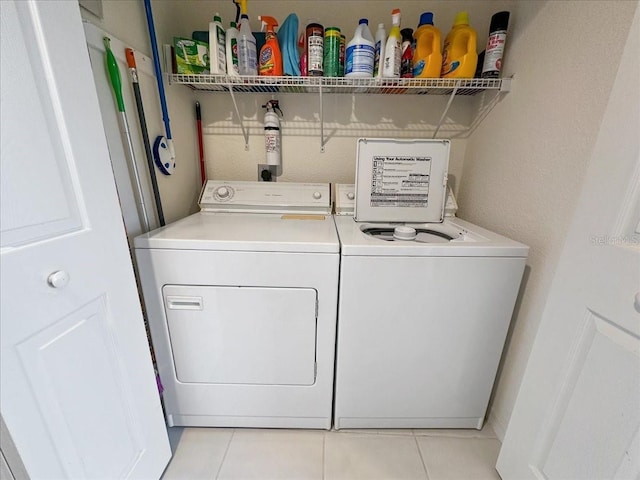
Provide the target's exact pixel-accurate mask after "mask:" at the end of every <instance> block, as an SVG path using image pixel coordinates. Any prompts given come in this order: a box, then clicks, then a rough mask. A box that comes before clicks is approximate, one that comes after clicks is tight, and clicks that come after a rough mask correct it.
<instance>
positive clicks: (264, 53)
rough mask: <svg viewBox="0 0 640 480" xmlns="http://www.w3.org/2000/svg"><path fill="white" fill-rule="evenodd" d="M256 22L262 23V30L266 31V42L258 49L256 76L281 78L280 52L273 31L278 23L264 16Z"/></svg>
mask: <svg viewBox="0 0 640 480" xmlns="http://www.w3.org/2000/svg"><path fill="white" fill-rule="evenodd" d="M258 20H260V21H261V22H262V29H264V28H266V29H267V34H266V42H265V44H264V45H263V46H262V48H261V49H260V55H258V59H259V60H258V75H265V76H271V77H274V76H276V77H281V76H282V52H281V51H280V45H279V44H278V37H277V36H276V32H275V30H274V28H275V27H277V26H278V21H277V20H276V19H275V18H273V17H269V16H266V15H261V16H259V17H258Z"/></svg>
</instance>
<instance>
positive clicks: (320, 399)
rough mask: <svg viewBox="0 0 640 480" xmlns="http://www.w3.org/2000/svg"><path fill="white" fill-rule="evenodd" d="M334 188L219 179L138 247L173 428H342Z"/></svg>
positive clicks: (140, 239) (143, 238)
mask: <svg viewBox="0 0 640 480" xmlns="http://www.w3.org/2000/svg"><path fill="white" fill-rule="evenodd" d="M330 206H331V201H330V191H329V185H328V184H293V183H291V184H286V183H264V182H261V183H257V182H218V181H211V180H210V181H208V182H207V184H206V185H205V187H204V189H203V192H202V195H201V199H200V207H201V211H200V212H199V213H196V214H194V215H191V216H189V217H186V218H184V219H182V220H179V221H177V222H175V223H173V224H171V225H168V226H165V227H163V228H160V229H157V230H155V231H153V232H150V233H148V234H145V235H141V236H139V237H137V238H136V239H135V252H136V258H137V262H138V268H139V271H140V277H141V283H142V290H143V294H144V300H145V305H146V310H147V315H148V319H149V326H150V330H151V336H152V341H153V346H154V349H155V355H156V360H157V365H158V371H159V374H160V378H161V380H162V383H163V385H164V407H165V412H166V416H167V422H168V424H169V425H170V426H174V425H185V426H216V427H276V428H277V427H283V428H325V429H328V428H330V427H331V412H332V394H333V380H334V376H333V373H334V352H335V328H336V304H337V283H338V264H339V243H338V237H337V233H336V229H335V224H334V222H333V220H332V217H331V215H330V211H331V209H330V208H331V207H330Z"/></svg>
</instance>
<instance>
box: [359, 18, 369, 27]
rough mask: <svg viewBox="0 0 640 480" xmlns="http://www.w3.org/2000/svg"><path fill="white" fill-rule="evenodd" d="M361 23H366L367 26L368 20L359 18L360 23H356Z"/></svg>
mask: <svg viewBox="0 0 640 480" xmlns="http://www.w3.org/2000/svg"><path fill="white" fill-rule="evenodd" d="M361 23H366V24H367V25H369V19H367V18H361V19H360V21H359V22H358V25H359V24H361Z"/></svg>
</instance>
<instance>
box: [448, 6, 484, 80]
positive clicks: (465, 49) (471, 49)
mask: <svg viewBox="0 0 640 480" xmlns="http://www.w3.org/2000/svg"><path fill="white" fill-rule="evenodd" d="M476 43H477V34H476V31H475V30H474V29H473V28H471V27H470V26H469V14H468V13H467V12H458V14H457V15H456V18H455V20H454V22H453V27H452V28H451V31H450V32H449V33H448V34H447V38H445V40H444V50H443V52H442V71H441V72H440V74H441V75H440V76H441V77H442V78H473V76H474V74H475V72H476V66H477V64H478V52H477V49H476Z"/></svg>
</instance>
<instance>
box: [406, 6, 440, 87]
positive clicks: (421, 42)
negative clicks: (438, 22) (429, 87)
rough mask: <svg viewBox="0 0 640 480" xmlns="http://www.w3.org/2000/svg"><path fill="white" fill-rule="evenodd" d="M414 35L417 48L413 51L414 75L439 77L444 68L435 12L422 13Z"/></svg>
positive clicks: (417, 76) (418, 76)
mask: <svg viewBox="0 0 640 480" xmlns="http://www.w3.org/2000/svg"><path fill="white" fill-rule="evenodd" d="M413 37H414V38H415V40H416V49H415V51H414V52H413V76H414V77H416V78H438V77H440V69H441V68H442V53H440V49H441V41H442V40H441V38H442V37H441V35H440V30H438V29H437V28H436V27H434V26H433V13H431V12H424V13H423V14H422V15H420V23H419V24H418V28H417V29H416V31H415V33H414V34H413Z"/></svg>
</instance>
